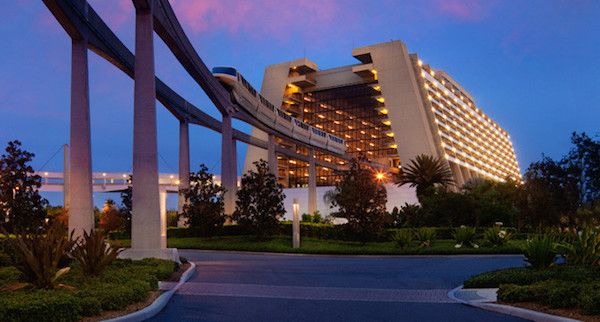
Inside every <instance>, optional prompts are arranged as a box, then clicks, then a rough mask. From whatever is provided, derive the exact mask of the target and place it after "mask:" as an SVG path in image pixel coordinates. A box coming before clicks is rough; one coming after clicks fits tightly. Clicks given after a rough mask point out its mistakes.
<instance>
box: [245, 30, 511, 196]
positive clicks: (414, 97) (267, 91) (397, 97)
mask: <svg viewBox="0 0 600 322" xmlns="http://www.w3.org/2000/svg"><path fill="white" fill-rule="evenodd" d="M352 56H354V58H356V59H357V63H356V64H354V65H348V66H342V67H337V68H332V69H325V70H319V68H318V66H317V64H315V63H314V62H312V61H310V60H308V59H306V58H303V59H299V60H294V61H290V62H284V63H279V64H275V65H270V66H268V67H267V68H266V70H265V74H264V78H263V83H262V88H261V93H262V95H263V96H264V97H265V98H266V99H268V100H269V101H270V102H272V103H273V104H275V105H276V106H281V108H282V109H283V110H285V111H287V112H288V113H289V114H290V115H292V116H294V117H297V118H298V119H301V120H304V122H306V123H308V124H310V125H312V126H315V127H318V128H320V129H323V130H324V131H326V132H329V133H332V134H335V135H337V136H339V137H341V138H343V139H345V140H346V144H347V152H346V153H347V154H348V155H350V156H358V155H364V156H365V157H367V158H368V159H369V160H371V161H372V162H373V163H375V164H381V165H382V167H383V168H385V169H387V170H389V171H390V172H397V171H399V168H400V167H401V166H402V165H403V164H407V163H408V162H409V161H410V160H412V159H414V158H415V157H416V156H417V155H419V154H428V155H432V156H436V157H439V158H441V159H443V160H445V162H447V164H448V167H449V169H451V171H452V174H453V176H454V181H455V183H456V185H457V186H459V187H460V186H461V185H463V184H464V183H466V182H467V181H469V180H470V179H472V178H485V179H491V180H495V181H503V180H505V179H506V178H511V179H513V180H518V181H520V180H521V174H520V170H519V165H518V163H517V160H516V156H515V152H514V149H513V145H512V143H511V140H510V136H509V135H508V133H507V132H506V131H505V130H504V129H502V128H501V127H500V126H499V125H498V124H497V123H496V122H494V121H493V120H492V119H490V118H489V117H488V116H487V115H486V114H484V113H483V111H482V110H481V108H479V107H478V106H477V105H476V103H475V100H474V98H473V97H472V96H471V95H470V94H469V93H468V92H467V91H466V90H465V89H464V88H462V86H461V85H460V84H459V83H458V82H456V81H455V80H454V79H453V78H452V77H451V76H450V75H448V74H447V73H445V72H444V71H442V70H439V69H436V68H434V67H432V66H431V65H429V64H427V63H425V62H423V61H422V60H421V59H420V58H419V57H418V55H417V54H415V53H409V52H408V50H407V48H406V46H405V44H404V43H402V42H401V41H391V42H386V43H381V44H376V45H372V46H365V47H360V48H355V49H354V50H352ZM252 131H253V133H252V134H253V135H254V136H256V137H262V138H264V139H266V138H267V135H266V134H265V133H263V132H262V131H260V130H258V129H253V130H252ZM277 142H278V144H280V145H283V146H286V147H288V148H294V149H296V150H297V152H298V153H302V154H307V153H308V151H303V148H301V147H295V146H294V145H293V144H290V143H289V142H286V141H285V140H284V139H277ZM315 157H316V158H319V159H323V160H325V161H327V162H331V163H336V164H339V165H344V164H345V163H346V162H347V161H345V160H343V159H341V158H336V156H335V155H327V154H324V153H320V154H319V153H317V154H316V156H315ZM261 158H262V159H265V160H266V159H267V158H268V156H267V151H266V150H263V149H260V148H257V147H252V146H250V147H249V148H248V152H247V155H246V162H245V170H246V169H248V168H249V166H250V165H251V164H252V162H254V161H256V160H259V159H261ZM316 171H317V185H319V186H331V185H333V184H334V183H335V181H336V180H339V178H337V177H336V176H335V173H334V172H333V171H332V170H331V169H328V168H326V167H317V169H316ZM308 173H309V172H308V163H306V162H302V161H300V160H294V159H289V158H285V157H283V156H278V177H279V181H280V183H282V184H283V185H284V187H287V188H300V187H306V186H307V185H308Z"/></svg>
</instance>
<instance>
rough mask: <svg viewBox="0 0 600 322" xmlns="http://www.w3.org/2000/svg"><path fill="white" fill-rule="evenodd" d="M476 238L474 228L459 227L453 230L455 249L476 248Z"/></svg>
mask: <svg viewBox="0 0 600 322" xmlns="http://www.w3.org/2000/svg"><path fill="white" fill-rule="evenodd" d="M476 237H477V233H476V231H475V228H473V227H466V226H461V227H460V228H457V229H455V230H454V240H455V241H456V246H455V247H456V248H460V247H463V246H465V247H475V248H478V247H479V245H477V244H476V243H475V238H476Z"/></svg>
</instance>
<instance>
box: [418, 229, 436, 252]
mask: <svg viewBox="0 0 600 322" xmlns="http://www.w3.org/2000/svg"><path fill="white" fill-rule="evenodd" d="M436 238H437V236H436V231H435V229H433V228H427V227H421V228H418V229H417V230H415V239H416V240H417V241H418V242H419V246H420V247H431V246H432V245H433V243H434V242H435V240H436Z"/></svg>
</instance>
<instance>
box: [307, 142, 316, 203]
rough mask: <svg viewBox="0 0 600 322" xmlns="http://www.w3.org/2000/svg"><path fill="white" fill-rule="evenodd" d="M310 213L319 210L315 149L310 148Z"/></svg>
mask: <svg viewBox="0 0 600 322" xmlns="http://www.w3.org/2000/svg"><path fill="white" fill-rule="evenodd" d="M308 158H309V159H308V213H309V214H313V213H315V211H317V166H316V164H315V150H314V149H310V150H308Z"/></svg>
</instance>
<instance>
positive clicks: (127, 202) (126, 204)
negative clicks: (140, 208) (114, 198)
mask: <svg viewBox="0 0 600 322" xmlns="http://www.w3.org/2000/svg"><path fill="white" fill-rule="evenodd" d="M129 182H131V176H129ZM132 195H133V189H132V188H131V186H128V187H127V188H126V189H125V190H123V191H121V207H119V212H120V213H121V224H122V226H121V229H123V230H124V231H126V232H128V233H131V209H132V204H131V196H132Z"/></svg>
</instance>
